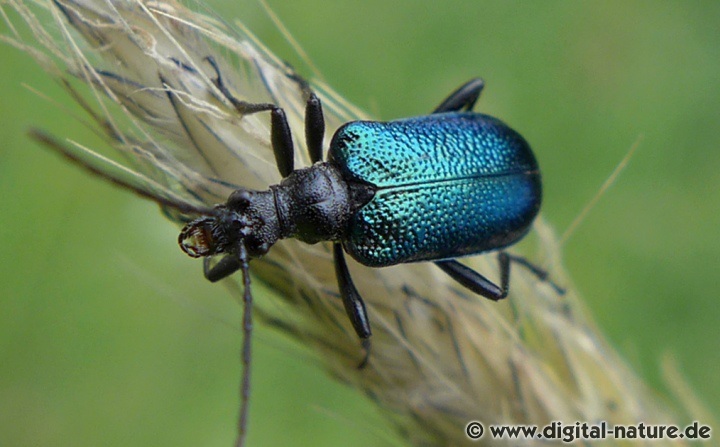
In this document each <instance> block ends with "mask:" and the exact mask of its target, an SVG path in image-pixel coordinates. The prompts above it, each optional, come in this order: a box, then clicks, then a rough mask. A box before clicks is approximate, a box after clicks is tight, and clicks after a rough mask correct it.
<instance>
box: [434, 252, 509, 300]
mask: <svg viewBox="0 0 720 447" xmlns="http://www.w3.org/2000/svg"><path fill="white" fill-rule="evenodd" d="M498 262H499V263H500V287H498V286H497V284H495V283H493V282H492V281H490V280H489V279H487V278H486V277H484V276H483V275H481V274H480V273H478V272H476V271H475V270H473V269H471V268H470V267H467V266H465V265H463V264H461V263H459V262H458V261H455V260H448V261H436V262H435V265H437V266H438V267H440V268H441V269H442V271H443V272H445V273H447V274H448V275H449V276H450V277H451V278H452V279H454V280H455V281H457V282H459V283H460V284H461V285H462V286H464V287H467V288H468V289H470V290H471V291H473V292H475V293H477V294H478V295H482V296H484V297H485V298H488V299H491V300H493V301H498V300H501V299H503V298H505V297H506V296H507V293H508V284H509V282H510V258H509V257H508V256H507V255H506V254H505V252H500V254H499V255H498Z"/></svg>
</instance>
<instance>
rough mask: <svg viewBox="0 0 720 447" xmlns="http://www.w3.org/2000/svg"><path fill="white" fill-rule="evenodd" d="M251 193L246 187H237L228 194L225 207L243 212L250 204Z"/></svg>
mask: <svg viewBox="0 0 720 447" xmlns="http://www.w3.org/2000/svg"><path fill="white" fill-rule="evenodd" d="M252 196H253V195H252V193H251V192H250V191H248V190H246V189H238V190H237V191H234V192H233V193H232V194H230V197H228V200H227V207H228V208H230V209H231V210H233V211H236V212H243V211H245V210H246V209H247V207H248V206H249V205H250V202H251V200H252Z"/></svg>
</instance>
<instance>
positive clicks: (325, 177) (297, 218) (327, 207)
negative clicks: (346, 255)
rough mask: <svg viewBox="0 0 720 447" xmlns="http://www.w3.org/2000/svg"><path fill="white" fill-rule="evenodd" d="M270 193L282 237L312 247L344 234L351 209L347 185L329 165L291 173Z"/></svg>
mask: <svg viewBox="0 0 720 447" xmlns="http://www.w3.org/2000/svg"><path fill="white" fill-rule="evenodd" d="M271 190H273V192H274V193H275V204H276V206H277V214H278V221H279V224H280V234H281V237H283V238H287V237H293V238H297V239H300V240H301V241H303V242H306V243H309V244H314V243H316V242H320V241H331V240H338V239H341V238H342V236H343V235H344V234H345V232H346V229H347V226H348V221H349V219H350V216H351V213H352V211H353V208H354V207H353V204H352V203H351V195H350V191H349V186H348V184H347V182H346V181H345V180H344V179H343V178H342V176H341V174H340V172H339V171H338V170H337V168H335V167H334V166H333V165H332V164H329V163H316V164H315V165H313V166H312V167H310V168H306V169H298V170H296V171H293V172H292V173H291V174H290V175H289V176H287V177H286V178H285V179H283V181H282V182H281V183H280V184H279V185H277V186H273V187H272V188H271Z"/></svg>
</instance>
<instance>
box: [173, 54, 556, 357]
mask: <svg viewBox="0 0 720 447" xmlns="http://www.w3.org/2000/svg"><path fill="white" fill-rule="evenodd" d="M207 61H208V62H210V64H211V65H212V66H213V68H214V69H215V71H216V73H217V77H216V78H215V79H214V80H213V81H214V83H215V85H216V86H217V87H218V89H219V90H220V92H221V93H222V94H223V95H224V96H225V97H226V98H227V99H228V100H229V101H230V102H231V103H232V104H233V106H234V107H235V108H236V109H237V111H238V112H239V113H240V114H242V115H246V114H252V113H258V112H263V111H269V112H270V114H271V142H272V147H273V151H274V154H275V159H276V162H277V167H278V170H279V171H280V175H281V176H282V177H283V179H282V181H281V182H280V184H278V185H272V186H270V187H269V189H268V190H266V191H253V190H248V189H238V190H236V191H234V192H233V193H232V194H230V197H229V198H228V200H227V202H226V203H224V204H220V205H216V206H215V208H214V210H213V213H212V214H209V215H204V216H201V217H199V218H197V219H195V220H193V221H192V222H190V223H188V224H187V225H186V226H185V227H184V228H183V230H182V232H181V233H180V236H179V243H180V246H181V248H182V249H183V251H185V252H186V253H187V254H188V255H190V256H192V257H205V263H204V273H205V277H206V278H207V279H208V280H210V281H212V282H215V281H218V280H221V279H223V278H226V277H227V276H229V275H231V274H233V273H234V272H236V271H237V270H239V269H241V268H243V270H246V268H247V264H248V262H249V260H250V259H252V258H256V257H260V256H262V255H264V254H265V253H267V251H268V250H269V249H270V248H271V247H272V245H273V244H275V243H276V242H277V241H278V240H280V239H285V238H296V239H299V240H301V241H303V242H307V243H309V244H314V243H317V242H321V241H332V242H333V256H334V260H335V270H336V276H337V281H338V286H339V289H340V295H341V297H342V301H343V304H344V307H345V310H346V312H347V314H348V317H349V318H350V321H351V323H352V326H353V328H354V329H355V332H356V333H357V335H358V337H359V338H360V339H361V341H362V344H363V347H364V348H365V358H364V360H363V362H362V363H361V366H362V365H364V364H365V362H366V361H367V358H368V355H369V346H370V345H369V339H370V335H371V329H370V322H369V319H368V315H367V310H366V308H365V304H364V302H363V300H362V298H361V296H360V294H359V293H358V291H357V289H356V287H355V285H354V284H353V281H352V278H351V277H350V273H349V271H348V267H347V264H346V262H345V255H344V252H347V253H348V254H349V255H350V256H352V257H353V258H354V259H355V260H356V261H358V262H359V263H361V264H364V265H366V266H369V267H386V266H391V265H395V264H401V263H408V262H419V261H432V262H434V263H435V265H437V266H438V267H440V268H441V269H442V270H443V271H444V272H445V273H447V274H448V275H449V276H451V277H452V278H453V279H454V280H456V281H457V282H459V283H460V284H461V285H463V286H464V287H466V288H468V289H470V290H471V291H473V292H475V293H477V294H479V295H482V296H484V297H486V298H489V299H491V300H500V299H502V298H505V297H506V296H507V294H508V287H509V279H510V263H511V261H512V262H516V263H518V264H521V265H524V266H525V267H527V268H528V269H530V271H531V272H533V273H534V274H535V275H537V276H538V277H539V278H540V279H542V280H546V279H547V273H546V272H545V271H544V270H542V269H540V268H538V267H536V266H534V265H533V264H531V263H530V262H529V261H527V260H526V259H524V258H522V257H519V256H515V255H510V254H508V253H506V252H505V251H503V249H504V248H505V247H508V246H510V245H512V244H514V243H516V242H517V241H518V240H520V239H521V238H522V237H523V236H524V235H525V234H526V233H527V232H528V231H529V229H530V225H531V224H532V222H533V220H534V219H535V217H536V215H537V213H538V211H539V209H540V202H541V197H542V187H541V179H540V170H539V168H538V164H537V162H536V160H535V156H534V155H533V153H532V151H531V149H530V146H529V145H528V143H527V142H526V141H525V139H524V138H523V137H522V136H520V134H518V133H517V132H515V131H514V130H512V129H511V128H510V127H508V126H507V125H506V124H504V123H503V122H502V121H500V120H498V119H497V118H493V117H491V116H488V115H484V114H480V113H475V112H472V109H473V107H474V105H475V103H476V101H477V100H478V98H479V96H480V93H481V91H482V89H483V86H484V83H483V81H482V80H481V79H472V80H470V81H469V82H467V83H465V84H464V85H462V86H461V87H460V88H458V89H457V90H456V91H454V92H453V93H451V94H450V95H449V96H448V97H447V98H446V99H445V100H444V101H443V102H442V103H441V104H440V105H439V106H438V107H437V108H436V109H435V110H434V111H433V112H432V114H430V115H425V116H419V117H415V118H407V119H401V120H395V121H389V122H376V121H353V122H349V123H346V124H345V125H343V126H341V127H340V128H339V129H338V130H337V131H336V132H335V134H334V136H333V137H332V140H331V143H330V146H329V149H328V156H327V159H326V161H322V142H323V138H324V133H325V123H324V117H323V112H322V105H321V103H320V100H319V98H318V97H317V96H316V95H315V94H314V93H313V92H312V91H311V90H310V88H309V85H308V84H307V82H305V81H304V80H301V79H298V80H297V81H298V82H299V83H300V85H301V87H302V88H303V91H304V92H305V94H306V96H307V103H306V109H305V139H306V143H307V147H308V152H309V154H310V160H311V161H312V163H313V165H312V166H311V167H308V168H302V169H297V170H296V169H294V160H293V142H292V134H291V132H290V127H289V124H288V121H287V118H286V116H285V112H284V111H283V109H282V108H280V107H278V106H276V105H274V104H255V103H248V102H244V101H240V100H238V99H236V98H235V97H234V96H233V95H232V94H231V93H230V91H229V90H228V88H227V86H226V85H225V83H224V82H223V79H222V77H221V76H220V72H219V70H218V67H217V65H216V63H215V61H214V60H213V59H212V58H207ZM495 250H499V254H498V263H499V266H500V285H499V286H498V285H497V284H495V283H493V282H491V281H490V280H488V279H487V278H485V277H484V276H483V275H481V274H480V273H478V272H476V271H474V270H472V269H470V268H469V267H466V266H464V265H463V264H461V263H459V262H458V261H457V260H455V259H454V258H457V257H461V256H468V255H475V254H479V253H484V252H488V251H495ZM220 254H222V255H225V256H224V257H223V258H222V259H221V260H220V261H219V262H218V263H217V264H216V265H214V266H212V267H211V266H210V263H209V261H208V260H209V257H210V256H214V255H220ZM247 284H249V281H248V280H246V285H247ZM551 285H553V287H555V288H556V289H557V290H558V291H559V292H562V290H561V289H560V288H559V287H557V286H555V285H554V284H552V283H551Z"/></svg>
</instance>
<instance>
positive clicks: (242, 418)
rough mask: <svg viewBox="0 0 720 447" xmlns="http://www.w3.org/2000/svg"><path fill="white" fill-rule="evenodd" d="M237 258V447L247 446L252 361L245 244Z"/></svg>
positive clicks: (241, 246) (248, 281)
mask: <svg viewBox="0 0 720 447" xmlns="http://www.w3.org/2000/svg"><path fill="white" fill-rule="evenodd" d="M237 257H238V260H239V261H240V269H241V270H242V275H243V289H244V290H243V322H242V330H243V345H242V369H243V373H242V383H241V384H240V415H239V417H238V437H237V441H236V442H235V446H236V447H242V446H243V445H244V444H245V435H246V434H247V418H248V408H249V406H250V405H249V404H250V361H251V360H252V329H253V327H252V293H251V291H250V268H249V265H248V253H247V249H246V248H245V244H244V243H242V242H241V243H240V244H238V251H237Z"/></svg>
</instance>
